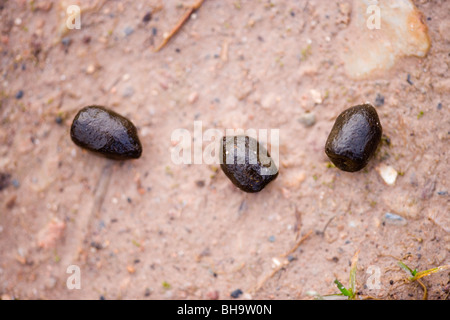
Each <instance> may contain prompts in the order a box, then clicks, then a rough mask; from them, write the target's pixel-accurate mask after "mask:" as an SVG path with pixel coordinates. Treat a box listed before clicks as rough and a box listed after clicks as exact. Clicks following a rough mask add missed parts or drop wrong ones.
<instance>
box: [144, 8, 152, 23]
mask: <svg viewBox="0 0 450 320" xmlns="http://www.w3.org/2000/svg"><path fill="white" fill-rule="evenodd" d="M150 20H152V13H151V12H150V11H149V12H147V13H146V14H145V16H144V17H143V18H142V22H144V23H147V22H149V21H150Z"/></svg>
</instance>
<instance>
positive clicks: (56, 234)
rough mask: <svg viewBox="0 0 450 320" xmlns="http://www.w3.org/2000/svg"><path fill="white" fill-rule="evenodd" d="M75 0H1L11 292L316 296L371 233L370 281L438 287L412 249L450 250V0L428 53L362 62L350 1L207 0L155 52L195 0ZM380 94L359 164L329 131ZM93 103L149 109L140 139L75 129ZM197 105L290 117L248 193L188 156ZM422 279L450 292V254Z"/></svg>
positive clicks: (205, 120)
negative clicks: (336, 160) (113, 145)
mask: <svg viewBox="0 0 450 320" xmlns="http://www.w3.org/2000/svg"><path fill="white" fill-rule="evenodd" d="M74 2H76V1H74ZM70 4H72V3H70V2H68V1H61V2H56V1H55V2H51V1H25V0H17V1H12V0H11V1H0V27H1V30H0V32H1V34H0V36H1V39H0V40H1V41H0V42H1V43H0V55H1V60H0V61H1V62H0V71H1V83H0V88H1V92H0V94H1V96H0V99H1V100H0V101H1V102H0V296H1V298H2V299H230V298H232V297H235V296H236V299H314V298H315V297H317V295H327V294H333V293H338V292H339V291H338V289H337V287H336V285H335V284H334V280H335V279H336V278H337V279H339V280H340V281H341V282H342V283H343V284H344V285H345V286H347V285H348V279H349V273H350V269H351V260H352V257H353V256H354V255H355V253H356V252H358V251H359V259H358V262H357V272H356V291H357V293H358V297H359V298H364V297H366V298H367V297H368V296H371V297H375V298H379V299H422V298H423V296H424V289H423V287H422V285H420V284H419V283H418V282H417V281H415V282H408V281H406V280H405V279H407V278H408V275H407V274H406V272H405V271H404V270H402V269H401V268H400V267H399V265H398V264H397V262H398V261H399V260H402V261H403V262H404V263H405V264H406V265H408V266H409V267H410V268H411V269H417V270H418V271H422V270H427V269H430V268H435V267H438V266H443V265H448V264H450V258H449V250H450V234H449V232H450V216H449V192H450V185H449V181H448V177H449V168H450V166H449V137H450V131H449V130H450V126H449V125H450V113H449V109H448V108H449V104H450V78H449V75H450V71H449V65H450V42H449V36H448V32H447V31H448V30H449V24H448V19H449V15H448V14H449V12H450V2H449V1H444V0H436V1H426V0H425V1H415V4H416V6H417V8H418V9H419V10H420V11H421V12H422V13H423V15H424V17H425V22H426V24H427V25H428V29H429V30H428V33H429V36H430V39H431V43H432V44H431V48H430V51H429V53H428V55H427V56H426V57H425V58H417V57H404V58H402V59H400V60H399V61H398V62H397V63H396V64H395V66H394V67H393V68H392V69H390V70H389V71H386V72H383V73H381V74H378V75H376V76H372V77H368V78H366V79H360V80H354V79H351V78H349V77H348V76H347V75H346V74H345V72H344V68H343V62H342V59H341V57H342V54H345V50H344V49H343V48H344V46H345V43H346V38H345V37H347V36H349V35H348V33H347V34H346V33H345V31H346V29H347V28H348V27H349V23H351V19H352V15H351V2H350V1H339V2H337V3H335V2H333V1H319V0H317V1H295V0H278V1H266V0H264V1H263V0H252V1H251V0H238V1H231V0H229V1H228V0H223V1H219V0H206V1H205V2H204V3H203V5H202V6H201V8H200V9H199V10H198V11H197V12H196V13H195V14H194V15H193V16H191V18H190V19H189V21H188V22H187V23H186V24H185V25H184V26H183V27H182V29H181V30H180V31H179V32H178V33H177V35H176V36H175V37H174V38H173V39H171V41H170V42H169V43H168V44H167V46H165V47H164V48H163V49H162V50H161V51H160V52H157V53H156V52H154V48H155V46H156V45H158V44H159V43H160V42H161V41H162V39H163V37H164V34H165V33H167V32H169V31H170V30H171V29H172V27H173V26H174V25H175V24H176V23H177V21H178V19H179V18H180V17H181V16H182V15H183V13H184V12H185V11H186V7H187V6H188V5H189V4H191V1H187V0H186V1H156V0H151V1H146V2H145V3H144V2H140V1H106V2H103V1H80V2H78V4H79V5H80V7H81V9H82V12H81V29H74V30H70V32H67V33H64V32H63V30H64V24H65V22H66V19H67V15H66V8H67V6H68V5H70ZM148 13H151V14H148ZM343 50H344V51H343ZM365 102H369V103H372V104H373V105H374V106H376V109H377V111H378V114H379V116H380V120H381V124H382V126H383V134H384V136H385V138H384V140H383V143H382V144H381V146H380V148H379V150H378V151H377V153H376V155H375V157H374V158H373V159H372V160H371V161H370V162H369V164H368V166H367V167H366V168H365V169H364V170H362V171H360V172H356V173H347V172H342V171H340V170H338V169H337V168H334V167H332V166H331V165H330V163H329V160H328V158H327V157H326V155H325V153H324V145H325V141H326V138H327V136H328V133H329V132H330V130H331V127H332V125H333V123H334V120H335V118H336V117H337V115H338V114H339V113H340V112H342V111H343V110H345V109H346V108H348V107H350V106H353V105H357V104H361V103H365ZM92 104H98V105H103V106H106V107H108V108H111V109H113V110H114V111H116V112H118V113H120V114H122V115H124V116H127V117H128V118H129V119H131V120H132V121H133V123H135V125H136V126H137V128H138V132H139V136H140V139H141V142H142V145H143V155H142V157H141V158H140V159H138V160H133V161H123V162H117V161H112V160H107V159H104V158H101V157H97V156H95V155H93V154H91V153H88V152H86V151H84V150H82V149H80V148H78V147H77V146H76V145H74V144H73V142H72V141H71V139H70V135H69V130H70V125H71V122H72V119H73V117H74V116H75V114H76V112H77V111H78V110H79V109H81V108H82V107H84V106H87V105H92ZM305 113H307V115H306V116H305ZM312 115H313V119H311V117H312ZM305 118H306V120H305ZM194 121H202V126H203V130H206V129H209V128H217V129H219V130H225V129H228V128H244V129H248V128H255V129H268V130H271V129H278V130H279V132H280V139H279V166H280V168H279V171H280V173H279V176H278V177H277V179H276V180H274V181H273V182H271V183H270V184H269V185H268V186H267V187H266V188H265V189H264V190H263V191H262V192H260V193H257V194H246V193H244V192H242V191H240V190H238V189H237V188H236V187H234V186H233V184H232V183H231V182H230V181H229V180H228V178H227V177H226V176H225V175H224V173H223V172H222V171H221V170H220V168H219V167H218V166H216V165H208V164H191V165H184V164H180V165H177V164H174V163H173V161H172V159H171V151H172V150H173V147H174V143H173V142H172V141H171V134H172V132H173V131H174V130H175V129H179V128H184V129H187V130H188V131H189V132H191V133H192V134H193V130H194ZM205 145H206V143H205ZM380 165H386V166H391V167H393V168H394V169H395V170H396V171H397V172H398V176H397V179H396V181H395V183H394V184H393V185H387V184H386V183H385V182H384V181H383V179H382V178H381V176H380V174H379V173H378V171H377V170H376V169H377V168H378V167H379V166H380ZM386 213H392V214H395V215H397V216H399V217H401V218H398V219H393V218H392V217H391V216H389V215H388V217H387V218H386ZM302 237H304V241H303V242H302V243H301V244H300V245H298V247H297V246H296V244H297V242H298V241H299V239H301V238H302ZM70 266H75V268H76V269H70ZM68 268H69V272H71V270H75V273H67V271H68ZM77 270H79V275H80V278H79V280H80V284H81V288H80V289H76V288H72V289H71V288H69V287H70V286H69V287H68V286H67V280H68V278H69V277H70V276H73V275H77V274H78V273H77ZM70 280H71V281H72V280H73V282H71V283H72V284H75V283H77V281H76V280H77V279H75V278H70ZM421 281H422V283H423V285H424V286H426V288H427V295H428V299H448V297H449V290H450V286H449V270H443V271H441V272H438V273H434V274H431V275H429V276H426V277H424V278H422V279H421ZM237 290H241V291H242V294H238V293H240V292H239V291H237Z"/></svg>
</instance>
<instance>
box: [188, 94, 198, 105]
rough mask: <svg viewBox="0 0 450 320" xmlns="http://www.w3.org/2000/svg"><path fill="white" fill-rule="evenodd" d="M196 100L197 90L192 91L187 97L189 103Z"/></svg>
mask: <svg viewBox="0 0 450 320" xmlns="http://www.w3.org/2000/svg"><path fill="white" fill-rule="evenodd" d="M197 100H198V92H192V93H191V94H190V95H189V97H188V102H189V103H191V104H192V103H194V102H196V101H197Z"/></svg>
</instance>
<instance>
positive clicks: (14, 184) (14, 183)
mask: <svg viewBox="0 0 450 320" xmlns="http://www.w3.org/2000/svg"><path fill="white" fill-rule="evenodd" d="M11 183H12V185H13V186H14V188H16V189H18V188H19V187H20V182H19V180H17V179H13V180H12V181H11Z"/></svg>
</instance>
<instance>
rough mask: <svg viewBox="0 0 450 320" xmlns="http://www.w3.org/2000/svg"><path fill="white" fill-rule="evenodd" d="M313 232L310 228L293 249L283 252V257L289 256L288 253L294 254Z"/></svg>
mask: <svg viewBox="0 0 450 320" xmlns="http://www.w3.org/2000/svg"><path fill="white" fill-rule="evenodd" d="M311 234H312V230H309V231H308V233H307V234H305V235H304V236H303V237H301V238H300V240H298V241H297V243H296V244H295V245H294V246H293V247H292V249H291V250H289V251H288V252H286V253H285V254H283V255H282V257H287V256H288V255H290V254H292V253H293V252H294V251H295V250H297V248H298V247H299V246H300V245H301V244H302V242H303V241H305V240H306V239H307V238H308V237H309V236H310V235H311Z"/></svg>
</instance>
